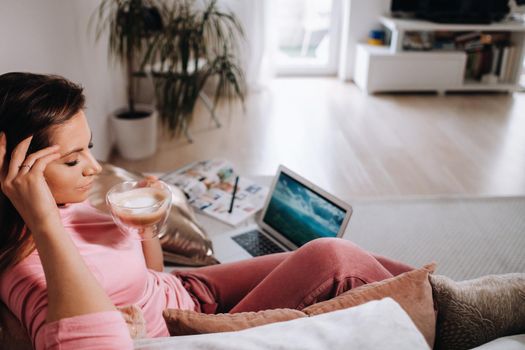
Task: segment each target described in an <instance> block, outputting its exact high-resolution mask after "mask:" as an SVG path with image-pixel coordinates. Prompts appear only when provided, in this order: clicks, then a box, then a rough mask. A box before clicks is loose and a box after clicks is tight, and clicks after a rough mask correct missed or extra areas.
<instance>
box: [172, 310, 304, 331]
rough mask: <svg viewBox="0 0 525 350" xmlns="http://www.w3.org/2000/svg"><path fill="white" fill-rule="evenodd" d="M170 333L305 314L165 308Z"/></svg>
mask: <svg viewBox="0 0 525 350" xmlns="http://www.w3.org/2000/svg"><path fill="white" fill-rule="evenodd" d="M163 316H164V319H165V320H166V324H167V326H168V330H169V332H170V335H192V334H204V333H217V332H231V331H238V330H241V329H246V328H251V327H256V326H261V325H264V324H268V323H275V322H281V321H289V320H294V319H296V318H301V317H306V315H305V314H304V313H303V312H301V311H298V310H294V309H274V310H263V311H258V312H239V313H236V314H215V315H213V314H204V313H199V312H195V311H192V310H179V309H167V310H164V313H163Z"/></svg>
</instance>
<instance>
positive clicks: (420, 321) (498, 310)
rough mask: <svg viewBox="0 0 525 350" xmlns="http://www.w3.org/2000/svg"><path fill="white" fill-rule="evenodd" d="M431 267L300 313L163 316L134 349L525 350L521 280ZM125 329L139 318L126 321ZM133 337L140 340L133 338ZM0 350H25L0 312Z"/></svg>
mask: <svg viewBox="0 0 525 350" xmlns="http://www.w3.org/2000/svg"><path fill="white" fill-rule="evenodd" d="M434 269H435V265H434V264H429V265H427V266H424V267H422V268H420V269H415V270H412V271H409V272H406V273H403V274H401V275H398V276H395V277H393V278H390V279H387V280H384V281H379V282H375V283H371V284H368V285H364V286H361V287H358V288H355V289H352V290H350V291H347V292H345V293H343V294H341V295H340V296H338V297H336V298H334V299H331V300H328V301H323V302H319V303H316V304H313V305H311V306H308V307H307V308H305V309H303V310H293V309H277V310H262V311H259V312H247V313H237V314H218V315H208V314H202V313H197V312H194V311H189V310H175V309H173V310H170V309H168V310H165V312H164V318H165V320H166V323H167V325H168V329H169V331H170V334H171V335H172V337H168V338H155V339H135V348H136V349H177V350H178V349H195V348H198V349H247V348H249V349H252V348H253V349H279V348H282V349H310V348H311V349H339V348H340V349H343V348H344V349H347V348H356V349H383V348H385V347H386V348H403V349H428V348H434V349H472V348H479V349H489V350H490V349H509V348H516V349H525V274H523V273H514V274H505V275H492V276H485V277H482V278H478V279H475V280H469V281H462V282H455V281H452V280H451V279H449V278H447V277H445V276H440V275H435V274H433V271H434ZM125 319H126V321H127V322H128V325H129V326H130V329H135V330H136V327H137V325H140V322H139V319H140V315H139V317H138V318H135V319H133V318H126V317H125ZM134 334H144V332H135V333H134ZM0 344H2V346H3V347H2V349H3V348H6V349H17V350H25V349H31V343H30V340H29V338H28V336H27V333H26V331H25V330H24V328H23V327H22V326H21V324H20V323H19V322H18V320H17V319H16V317H15V316H14V315H12V314H11V313H10V312H9V310H7V309H6V308H5V306H3V305H0Z"/></svg>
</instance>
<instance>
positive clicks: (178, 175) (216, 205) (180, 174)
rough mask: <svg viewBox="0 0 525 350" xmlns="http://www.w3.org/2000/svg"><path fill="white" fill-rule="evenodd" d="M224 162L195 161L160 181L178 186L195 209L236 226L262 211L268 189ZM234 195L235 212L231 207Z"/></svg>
mask: <svg viewBox="0 0 525 350" xmlns="http://www.w3.org/2000/svg"><path fill="white" fill-rule="evenodd" d="M237 176H238V174H237V173H236V171H235V170H234V168H233V165H232V164H231V163H230V162H228V161H227V160H224V159H212V160H205V161H199V162H194V163H191V164H188V165H186V166H184V167H182V168H181V169H177V170H175V171H173V172H170V173H167V174H165V175H164V176H162V177H161V180H162V181H164V182H166V183H168V184H171V185H173V186H176V187H178V188H179V189H181V190H182V192H184V194H185V195H186V197H187V198H188V202H189V203H190V205H191V206H192V207H194V208H195V209H197V210H199V211H200V212H202V213H204V214H207V215H209V216H211V217H213V218H215V219H218V220H220V221H222V222H225V223H227V224H230V225H232V226H236V225H238V224H240V223H241V222H243V221H245V220H246V219H248V218H249V217H251V216H253V215H255V213H256V212H257V211H259V210H260V209H262V207H263V205H264V201H265V199H266V196H267V194H268V188H267V187H265V186H261V185H259V184H257V183H255V182H254V181H252V180H249V179H247V178H245V177H242V176H239V180H238V182H237V190H236V191H234V187H235V182H236V181H235V179H236V178H237ZM234 192H235V201H234V205H233V210H232V212H231V213H230V212H229V208H230V204H231V202H232V195H233V193H234Z"/></svg>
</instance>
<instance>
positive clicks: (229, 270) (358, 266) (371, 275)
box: [175, 238, 412, 313]
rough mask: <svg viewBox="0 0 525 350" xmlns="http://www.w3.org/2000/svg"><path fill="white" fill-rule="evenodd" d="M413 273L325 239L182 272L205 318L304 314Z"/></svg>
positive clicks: (341, 242)
mask: <svg viewBox="0 0 525 350" xmlns="http://www.w3.org/2000/svg"><path fill="white" fill-rule="evenodd" d="M409 270H412V268H411V267H410V266H407V265H405V264H402V263H399V262H395V261H392V260H389V259H387V258H384V257H380V256H374V255H371V254H370V253H368V252H366V251H364V250H363V249H361V248H359V247H358V246H357V245H355V244H353V243H352V242H350V241H347V240H343V239H337V238H321V239H317V240H314V241H312V242H309V243H307V244H305V245H304V246H302V247H301V248H299V249H298V250H296V251H294V252H291V253H279V254H272V255H266V256H262V257H258V258H253V259H249V260H245V261H241V262H235V263H230V264H221V265H215V266H208V267H202V268H197V269H193V270H186V271H177V272H175V275H176V276H178V277H179V278H180V279H181V280H182V283H183V285H184V287H185V288H186V289H187V290H188V291H189V293H190V295H191V296H192V298H193V299H194V301H195V303H196V304H197V311H199V312H205V313H222V312H230V313H234V312H244V311H259V310H266V309H276V308H294V309H298V310H301V309H303V308H305V307H306V306H308V305H311V304H313V303H316V302H319V301H323V300H327V299H330V298H333V297H335V296H337V295H339V294H341V293H343V292H344V291H347V290H349V289H351V288H354V287H358V286H360V285H363V284H366V283H370V282H374V281H380V280H383V279H385V278H389V277H392V276H395V275H398V274H400V273H402V272H406V271H409Z"/></svg>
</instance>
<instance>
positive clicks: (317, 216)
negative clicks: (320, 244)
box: [211, 165, 352, 263]
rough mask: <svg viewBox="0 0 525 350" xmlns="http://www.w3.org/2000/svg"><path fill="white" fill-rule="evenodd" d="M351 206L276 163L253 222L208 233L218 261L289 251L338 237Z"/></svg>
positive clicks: (348, 216) (230, 260)
mask: <svg viewBox="0 0 525 350" xmlns="http://www.w3.org/2000/svg"><path fill="white" fill-rule="evenodd" d="M351 215H352V207H351V206H350V205H349V204H348V203H345V202H344V201H342V200H340V199H338V198H336V197H335V196H333V195H331V194H329V193H328V192H326V191H324V190H322V189H321V188H319V187H318V186H316V185H314V184H313V183H311V182H310V181H308V180H306V179H304V178H303V177H301V176H299V175H298V174H296V173H294V172H293V171H291V170H290V169H288V168H286V167H284V166H282V165H281V166H279V168H278V170H277V174H276V175H275V177H274V179H273V183H272V186H271V187H270V191H269V193H268V197H267V198H266V202H265V204H264V207H263V209H262V212H261V215H260V216H259V217H258V219H257V222H256V223H255V224H251V225H246V226H244V227H241V228H238V229H235V230H232V231H228V232H225V233H222V234H219V235H216V236H212V237H211V240H212V242H213V247H214V251H215V257H216V258H217V259H218V260H219V261H220V262H222V263H226V262H234V261H240V260H245V259H249V258H252V257H255V256H261V255H266V254H272V253H279V252H287V251H293V250H295V249H297V248H299V247H300V246H302V245H304V244H306V243H308V242H310V241H311V240H314V239H316V238H321V237H342V236H343V234H344V232H345V229H346V226H347V225H348V221H349V220H350V216H351Z"/></svg>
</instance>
